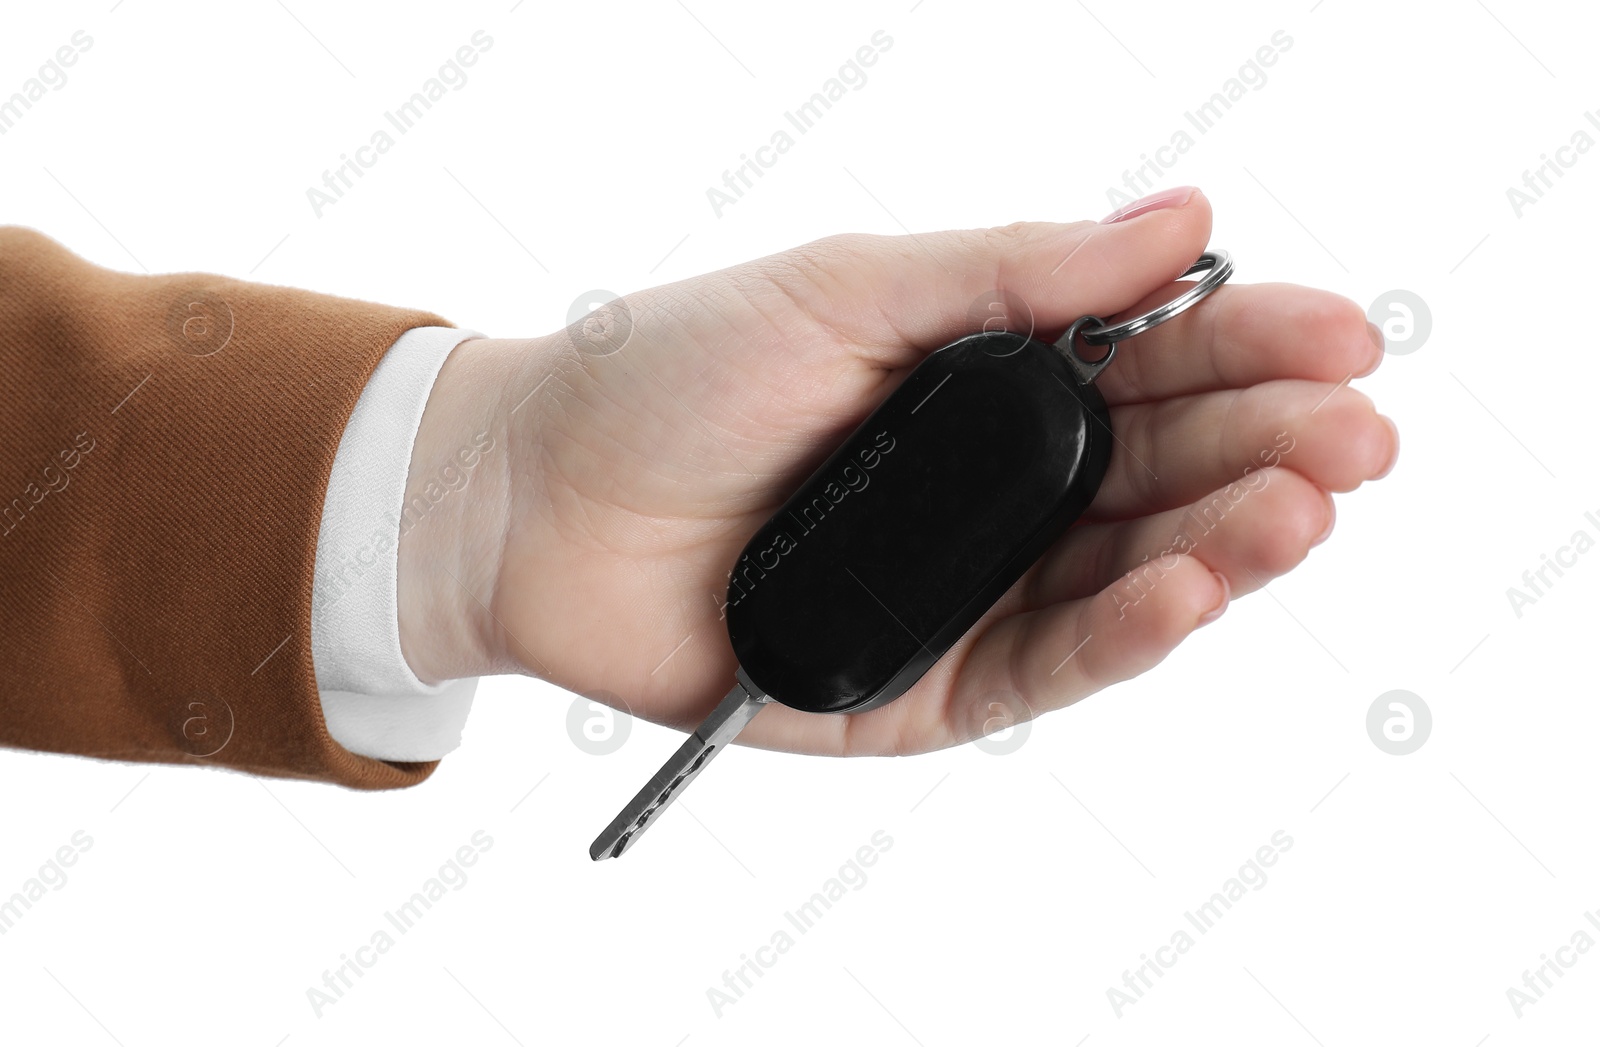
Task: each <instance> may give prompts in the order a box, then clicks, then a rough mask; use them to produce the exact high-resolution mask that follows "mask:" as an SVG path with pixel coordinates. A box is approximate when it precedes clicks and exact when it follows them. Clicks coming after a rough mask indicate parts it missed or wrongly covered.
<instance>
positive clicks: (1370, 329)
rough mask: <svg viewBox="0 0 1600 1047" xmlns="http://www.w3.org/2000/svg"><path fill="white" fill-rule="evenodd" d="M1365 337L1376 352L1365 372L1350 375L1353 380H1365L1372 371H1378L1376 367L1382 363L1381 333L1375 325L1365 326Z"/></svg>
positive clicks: (1382, 343)
mask: <svg viewBox="0 0 1600 1047" xmlns="http://www.w3.org/2000/svg"><path fill="white" fill-rule="evenodd" d="M1367 337H1368V338H1369V339H1371V340H1372V344H1373V345H1375V346H1377V347H1378V351H1377V353H1376V354H1375V355H1374V356H1373V357H1372V363H1371V365H1370V366H1368V367H1367V369H1366V370H1365V371H1359V372H1357V373H1356V374H1354V375H1352V376H1351V377H1353V378H1365V377H1366V376H1367V375H1369V374H1371V373H1372V372H1373V371H1376V370H1377V369H1378V366H1379V365H1380V364H1382V363H1383V354H1384V348H1383V346H1384V341H1383V331H1382V330H1380V329H1379V327H1378V325H1377V324H1374V323H1369V324H1367Z"/></svg>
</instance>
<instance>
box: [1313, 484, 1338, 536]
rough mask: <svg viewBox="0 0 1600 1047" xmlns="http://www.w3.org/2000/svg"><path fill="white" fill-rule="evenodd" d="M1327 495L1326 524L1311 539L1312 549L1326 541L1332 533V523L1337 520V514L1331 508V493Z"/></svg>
mask: <svg viewBox="0 0 1600 1047" xmlns="http://www.w3.org/2000/svg"><path fill="white" fill-rule="evenodd" d="M1327 497H1328V526H1326V527H1324V528H1323V529H1322V533H1321V534H1319V535H1317V536H1316V537H1315V538H1313V539H1311V548H1313V549H1315V548H1316V547H1317V546H1319V545H1321V544H1322V543H1323V542H1325V541H1327V540H1328V538H1329V537H1331V536H1332V534H1333V525H1334V523H1335V522H1336V521H1337V520H1338V514H1337V513H1336V512H1334V508H1333V495H1331V494H1330V495H1328V496H1327Z"/></svg>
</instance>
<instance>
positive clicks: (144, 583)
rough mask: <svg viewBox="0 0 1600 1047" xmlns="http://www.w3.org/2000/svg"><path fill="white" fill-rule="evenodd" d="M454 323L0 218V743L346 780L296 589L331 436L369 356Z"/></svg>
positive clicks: (302, 588)
mask: <svg viewBox="0 0 1600 1047" xmlns="http://www.w3.org/2000/svg"><path fill="white" fill-rule="evenodd" d="M429 325H440V326H445V325H446V322H445V321H443V320H441V319H440V318H438V317H436V316H433V315H430V314H428V313H422V312H414V311H409V310H403V309H395V308H391V307H388V306H381V305H372V304H370V303H367V302H357V301H351V300H348V299H342V298H332V297H329V296H327V295H321V294H313V293H311V292H308V291H298V290H292V289H288V288H282V287H269V286H265V285H262V284H251V283H245V282H242V281H239V280H233V279H229V278H226V277H221V276H208V275H204V274H198V273H184V274H174V275H162V276H136V275H129V274H126V273H118V272H112V271H110V270H106V269H101V268H99V267H98V266H94V265H91V264H89V263H88V262H86V261H84V260H83V259H81V258H78V257H76V256H75V255H73V254H71V253H70V252H69V251H67V250H66V249H65V248H63V247H62V246H61V245H60V244H57V243H56V242H55V241H53V240H51V239H49V238H48V237H45V236H43V235H41V234H39V233H37V232H34V231H32V230H29V229H21V228H16V227H5V228H0V393H3V396H0V599H3V601H4V618H3V629H0V745H5V746H11V747H16V748H24V749H38V750H44V751H48V752H60V753H76V754H80V755H84V756H95V757H103V758H107V759H118V760H143V761H153V762H161V763H199V764H213V765H223V766H227V767H232V768H235V769H238V770H243V771H249V772H252V773H257V774H265V775H274V776H280V777H290V778H311V779H320V780H323V781H329V782H337V783H339V784H342V785H347V786H352V787H355V788H361V789H382V788H393V787H396V786H402V785H412V784H415V783H417V782H420V781H422V780H423V779H424V778H426V777H427V776H428V775H429V774H430V773H431V772H432V771H433V768H434V767H435V766H436V763H437V761H435V762H430V763H387V762H384V761H380V760H374V759H369V758H367V757H363V756H357V755H355V754H353V753H351V752H349V751H347V750H346V749H344V748H343V747H342V746H340V745H339V744H338V743H337V742H335V741H334V740H333V739H332V738H331V737H330V736H329V734H328V730H327V727H326V726H325V725H324V723H323V719H322V706H321V701H320V699H319V698H318V694H317V686H316V679H315V676H314V674H313V671H312V663H311V582H312V571H313V566H314V561H315V558H316V549H317V528H318V524H319V522H320V519H321V514H322V502H323V495H324V492H325V490H326V488H327V484H328V476H329V472H330V470H331V469H332V466H333V457H334V452H335V451H336V450H337V449H338V446H339V438H340V435H341V434H342V433H343V431H344V426H345V423H346V422H347V421H348V420H349V417H350V413H351V411H352V410H353V409H354V407H355V403H356V398H357V397H358V396H359V395H360V393H361V390H362V388H363V386H364V385H365V384H366V381H367V379H368V377H369V376H370V375H371V374H372V371H373V369H374V368H376V367H377V365H378V361H379V360H380V359H381V358H382V356H383V354H384V351H385V350H386V349H388V347H389V346H390V345H391V344H393V343H394V341H395V339H397V338H398V337H399V336H400V335H401V334H402V333H404V332H405V331H406V330H408V329H409V328H412V327H419V326H429Z"/></svg>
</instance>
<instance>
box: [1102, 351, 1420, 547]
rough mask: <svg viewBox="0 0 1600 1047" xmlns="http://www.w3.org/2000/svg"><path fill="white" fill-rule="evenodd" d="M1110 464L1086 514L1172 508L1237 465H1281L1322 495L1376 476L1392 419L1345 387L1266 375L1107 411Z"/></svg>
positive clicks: (1241, 473) (1237, 474)
mask: <svg viewBox="0 0 1600 1047" xmlns="http://www.w3.org/2000/svg"><path fill="white" fill-rule="evenodd" d="M1111 426H1112V430H1113V433H1114V442H1113V444H1112V449H1111V464H1110V467H1109V468H1108V470H1107V472H1106V477H1105V480H1104V482H1103V483H1102V484H1101V485H1100V491H1099V493H1098V494H1097V495H1096V496H1095V500H1094V503H1093V504H1092V505H1091V506H1090V507H1089V516H1090V518H1091V519H1112V520H1126V519H1132V518H1135V517H1140V516H1149V515H1150V514H1152V513H1158V512H1162V511H1163V510H1166V509H1176V508H1178V507H1180V506H1184V505H1187V504H1188V503H1190V502H1192V501H1195V500H1196V499H1198V498H1199V497H1200V496H1201V495H1203V494H1207V493H1209V492H1211V491H1214V490H1216V489H1217V488H1219V487H1222V486H1224V485H1226V484H1229V483H1232V482H1233V481H1235V480H1239V479H1241V478H1242V477H1245V476H1246V475H1247V471H1253V470H1256V469H1263V468H1271V467H1273V466H1276V465H1279V464H1282V465H1286V466H1288V467H1289V468H1291V469H1294V470H1295V471H1296V472H1299V473H1300V474H1301V475H1302V476H1304V477H1306V479H1308V480H1311V481H1312V482H1313V483H1315V484H1317V485H1318V486H1320V487H1324V488H1326V489H1327V490H1330V491H1350V490H1354V489H1355V488H1356V487H1358V486H1360V485H1361V484H1362V483H1363V482H1365V481H1367V480H1375V479H1378V478H1379V477H1381V476H1383V475H1385V474H1386V473H1387V472H1388V471H1389V469H1390V468H1391V467H1392V466H1393V464H1394V459H1395V457H1396V455H1397V454H1398V453H1399V434H1398V432H1397V431H1396V430H1395V427H1394V423H1393V422H1390V421H1389V420H1388V419H1387V418H1384V417H1383V416H1382V415H1380V414H1378V413H1377V411H1376V410H1375V409H1374V408H1373V406H1372V401H1371V400H1369V399H1367V397H1366V396H1364V395H1363V394H1361V393H1359V392H1357V391H1355V390H1354V389H1351V388H1350V387H1349V386H1348V385H1338V386H1332V387H1330V386H1329V385H1327V384H1326V383H1318V382H1304V381H1294V380H1285V381H1276V382H1266V383H1263V384H1261V385H1255V386H1251V387H1250V388H1248V389H1237V390H1230V391H1227V392H1218V393H1202V394H1200V395H1198V396H1188V397H1180V398H1178V399H1175V400H1165V401H1161V402H1159V403H1149V404H1128V405H1124V406H1121V407H1115V408H1113V409H1112V411H1111Z"/></svg>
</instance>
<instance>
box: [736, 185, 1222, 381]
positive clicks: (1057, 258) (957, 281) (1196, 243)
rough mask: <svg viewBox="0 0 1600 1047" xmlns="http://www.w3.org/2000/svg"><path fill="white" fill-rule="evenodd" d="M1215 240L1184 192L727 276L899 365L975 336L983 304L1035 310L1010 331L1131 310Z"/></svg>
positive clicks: (789, 258) (846, 249) (765, 264)
mask: <svg viewBox="0 0 1600 1047" xmlns="http://www.w3.org/2000/svg"><path fill="white" fill-rule="evenodd" d="M1210 235H1211V205H1210V204H1209V203H1208V202H1207V201H1206V198H1205V196H1204V194H1202V193H1201V192H1200V191H1199V190H1198V189H1190V188H1187V187H1185V188H1184V189H1183V190H1181V191H1177V192H1176V194H1175V195H1174V196H1172V197H1170V198H1169V199H1167V200H1166V202H1165V205H1164V206H1160V207H1157V208H1156V209H1153V210H1147V211H1143V212H1140V213H1135V214H1132V215H1130V216H1129V217H1126V218H1123V219H1120V220H1117V221H1112V222H1110V223H1109V224H1099V223H1093V222H1078V223H1075V224H1070V225H1061V224H1055V223H1049V222H1018V223H1016V224H1014V225H1008V226H1005V227H1003V228H997V229H968V230H960V231H953V232H939V233H922V234H915V235H911V236H862V235H847V236H836V237H829V238H827V239H825V240H819V241H817V242H815V243H812V244H807V245H806V246H804V247H800V248H796V249H794V250H792V251H786V252H784V253H783V254H780V255H775V256H772V257H770V258H765V259H761V260H760V261H757V262H753V263H750V264H749V265H748V266H741V267H738V268H736V269H733V270H727V271H726V273H727V275H728V276H729V277H730V278H731V279H733V280H735V281H736V282H737V283H738V284H740V288H741V291H742V292H743V293H745V294H747V295H748V294H751V293H753V291H754V290H755V289H757V288H758V287H759V285H760V284H761V283H762V282H766V283H769V284H771V285H772V293H773V296H774V299H775V301H779V302H781V304H785V305H788V304H798V305H799V306H800V307H801V309H802V310H803V311H804V312H805V313H806V314H807V315H809V316H810V317H811V318H812V319H813V320H815V321H816V322H817V323H819V324H821V325H823V326H824V327H826V328H827V329H828V330H829V331H831V332H832V333H833V334H834V336H835V339H836V341H837V343H838V345H839V346H842V347H846V348H847V349H848V350H850V351H853V352H855V353H856V354H857V355H859V356H861V357H862V358H865V359H868V360H870V361H871V362H872V363H874V364H876V365H877V366H879V367H884V368H895V367H904V366H907V365H909V364H913V363H915V362H916V361H918V360H920V359H921V358H922V357H923V356H924V355H925V354H926V352H927V351H928V350H930V349H936V348H938V347H939V346H941V345H944V344H946V343H947V342H950V341H952V340H954V339H955V338H958V337H960V336H962V335H966V334H971V333H972V332H973V330H974V328H973V320H972V309H973V306H974V303H975V302H978V301H979V300H980V299H982V301H984V302H987V300H988V298H989V297H993V298H995V299H996V300H997V301H999V302H1002V303H1005V302H1010V303H1013V304H1015V303H1018V302H1020V303H1026V308H1024V309H1022V312H1023V313H1031V316H1012V315H1009V314H1008V315H1007V316H1006V317H1005V319H1006V320H1007V326H1008V327H1012V328H1013V329H1017V328H1023V327H1026V326H1028V325H1030V324H1031V326H1032V327H1033V328H1036V329H1040V330H1043V329H1051V328H1057V329H1060V328H1065V327H1066V326H1067V325H1069V324H1070V323H1072V322H1073V321H1074V320H1076V319H1078V318H1079V317H1081V316H1086V315H1097V316H1098V315H1106V314H1110V313H1114V312H1117V311H1118V310H1121V309H1126V308H1127V307H1129V306H1131V305H1133V304H1134V303H1136V302H1138V301H1139V300H1140V299H1142V298H1144V297H1146V296H1147V295H1149V294H1150V293H1152V292H1153V291H1155V290H1157V289H1158V288H1160V287H1162V286H1164V285H1166V284H1170V283H1172V282H1173V281H1174V280H1175V279H1177V278H1178V277H1179V276H1180V275H1181V274H1182V273H1183V271H1184V270H1185V269H1187V268H1188V267H1189V266H1190V265H1191V264H1193V262H1194V260H1195V259H1196V258H1197V257H1199V255H1200V253H1201V252H1202V251H1204V250H1205V245H1206V241H1207V239H1208V238H1209V237H1210ZM996 292H998V294H997V293H996Z"/></svg>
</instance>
